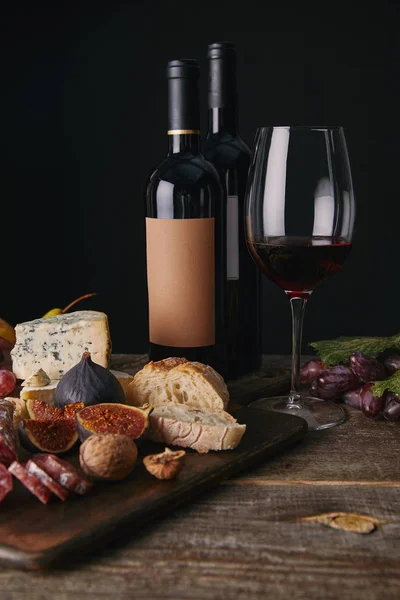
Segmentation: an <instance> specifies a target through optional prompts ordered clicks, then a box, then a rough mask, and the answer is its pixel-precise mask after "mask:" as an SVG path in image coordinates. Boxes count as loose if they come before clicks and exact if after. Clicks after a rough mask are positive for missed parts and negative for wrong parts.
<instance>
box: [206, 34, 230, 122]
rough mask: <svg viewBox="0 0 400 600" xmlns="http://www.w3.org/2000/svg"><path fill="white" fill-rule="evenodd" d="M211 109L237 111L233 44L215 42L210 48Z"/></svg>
mask: <svg viewBox="0 0 400 600" xmlns="http://www.w3.org/2000/svg"><path fill="white" fill-rule="evenodd" d="M207 56H208V60H209V77H208V106H209V108H226V109H229V110H231V111H232V112H233V113H234V112H235V111H236V104H237V98H236V96H237V91H236V47H235V44H233V43H232V42H215V43H213V44H209V46H208V54H207Z"/></svg>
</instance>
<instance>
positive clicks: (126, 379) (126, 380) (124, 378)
mask: <svg viewBox="0 0 400 600" xmlns="http://www.w3.org/2000/svg"><path fill="white" fill-rule="evenodd" d="M110 372H111V373H112V374H113V375H115V377H116V378H117V379H118V381H119V382H120V384H121V385H122V388H123V390H124V392H125V396H126V394H127V389H128V385H129V384H130V382H131V381H133V375H130V374H129V373H124V371H114V369H110Z"/></svg>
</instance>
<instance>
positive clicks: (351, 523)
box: [301, 512, 379, 534]
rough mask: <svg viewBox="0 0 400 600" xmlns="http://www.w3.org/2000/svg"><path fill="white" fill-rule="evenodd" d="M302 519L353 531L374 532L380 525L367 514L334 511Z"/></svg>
mask: <svg viewBox="0 0 400 600" xmlns="http://www.w3.org/2000/svg"><path fill="white" fill-rule="evenodd" d="M301 520H302V521H309V522H313V523H321V524H322V525H326V526H328V527H332V528H333V529H343V530H345V531H351V532H352V533H362V534H366V533H372V532H373V531H375V529H376V528H377V526H378V525H379V521H378V520H377V519H374V518H372V517H367V516H366V515H358V514H356V513H344V512H332V513H323V514H321V515H313V516H311V517H303V518H302V519H301Z"/></svg>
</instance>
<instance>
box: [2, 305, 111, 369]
mask: <svg viewBox="0 0 400 600" xmlns="http://www.w3.org/2000/svg"><path fill="white" fill-rule="evenodd" d="M15 335H16V342H15V345H14V348H13V349H12V350H11V359H12V369H13V372H14V374H15V376H16V377H17V378H18V379H26V378H28V377H29V376H30V375H31V374H32V372H34V371H37V370H38V369H43V370H44V371H45V372H46V373H47V374H48V376H49V377H50V379H61V377H62V376H63V375H64V374H65V373H66V372H67V371H69V369H71V368H72V367H74V366H75V365H77V364H78V363H79V362H80V360H81V358H82V354H83V353H84V352H90V356H91V359H92V360H93V362H95V363H97V364H99V365H101V366H102V367H105V368H109V366H110V358H111V337H110V330H109V324H108V317H107V315H106V314H105V313H103V312H98V311H94V310H79V311H74V312H71V313H66V314H60V315H55V316H53V317H47V318H41V319H34V320H33V321H26V322H25V323H18V324H17V325H16V326H15Z"/></svg>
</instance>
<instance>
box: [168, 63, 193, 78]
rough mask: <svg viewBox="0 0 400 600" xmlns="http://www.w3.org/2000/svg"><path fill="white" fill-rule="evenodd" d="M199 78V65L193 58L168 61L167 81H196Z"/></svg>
mask: <svg viewBox="0 0 400 600" xmlns="http://www.w3.org/2000/svg"><path fill="white" fill-rule="evenodd" d="M199 76H200V65H199V63H198V61H197V60H195V59H194V58H180V59H179V60H170V61H169V63H168V65H167V77H168V79H175V78H176V79H186V78H190V79H191V78H193V79H198V78H199Z"/></svg>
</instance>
